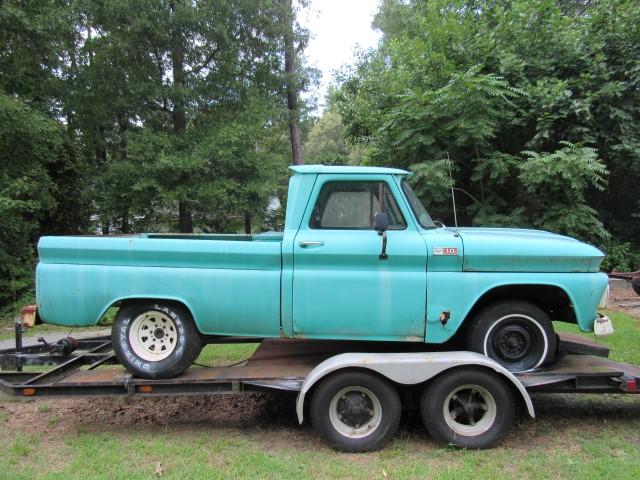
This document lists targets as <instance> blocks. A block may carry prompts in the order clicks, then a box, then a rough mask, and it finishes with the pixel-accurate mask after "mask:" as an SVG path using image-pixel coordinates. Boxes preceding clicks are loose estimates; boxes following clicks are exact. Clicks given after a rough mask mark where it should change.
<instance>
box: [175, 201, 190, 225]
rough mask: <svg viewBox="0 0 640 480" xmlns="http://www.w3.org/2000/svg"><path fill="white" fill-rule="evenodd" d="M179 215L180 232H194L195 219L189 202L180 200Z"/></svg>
mask: <svg viewBox="0 0 640 480" xmlns="http://www.w3.org/2000/svg"><path fill="white" fill-rule="evenodd" d="M178 216H179V223H180V233H193V219H192V218H191V212H190V211H189V207H188V205H187V202H183V201H180V202H178Z"/></svg>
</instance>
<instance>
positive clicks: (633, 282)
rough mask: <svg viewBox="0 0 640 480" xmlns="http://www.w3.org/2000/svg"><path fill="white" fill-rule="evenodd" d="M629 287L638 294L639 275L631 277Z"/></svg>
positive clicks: (639, 287)
mask: <svg viewBox="0 0 640 480" xmlns="http://www.w3.org/2000/svg"><path fill="white" fill-rule="evenodd" d="M631 288H633V291H634V292H636V295H640V277H633V278H632V279H631Z"/></svg>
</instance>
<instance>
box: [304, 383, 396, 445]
mask: <svg viewBox="0 0 640 480" xmlns="http://www.w3.org/2000/svg"><path fill="white" fill-rule="evenodd" d="M310 413H311V422H312V423H313V426H314V428H315V429H316V431H317V432H318V433H319V434H320V436H321V437H323V438H324V439H325V440H326V441H327V442H328V443H329V444H330V445H331V446H332V447H333V448H336V449H338V450H343V451H347V452H368V451H371V450H376V449H378V448H381V447H382V446H384V444H385V443H387V442H388V441H389V440H390V439H391V438H392V437H393V436H394V435H395V433H396V431H397V430H398V425H399V424H400V414H401V404H400V397H399V396H398V392H397V391H396V389H395V388H394V387H393V386H392V385H391V384H390V383H389V382H388V381H386V380H384V379H382V378H379V377H377V376H376V375H374V374H370V373H366V372H354V371H348V372H339V373H334V374H333V375H331V376H329V377H327V378H325V379H324V380H322V382H321V383H320V384H319V385H318V387H317V388H316V390H315V392H314V393H313V396H312V398H311V410H310Z"/></svg>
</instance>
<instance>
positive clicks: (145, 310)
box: [111, 302, 203, 379]
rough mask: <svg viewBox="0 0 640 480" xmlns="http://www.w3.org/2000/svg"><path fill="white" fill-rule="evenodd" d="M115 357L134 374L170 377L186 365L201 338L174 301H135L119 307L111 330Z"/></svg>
mask: <svg viewBox="0 0 640 480" xmlns="http://www.w3.org/2000/svg"><path fill="white" fill-rule="evenodd" d="M111 339H112V342H113V351H114V352H115V354H116V357H118V360H119V361H120V362H121V363H122V364H123V365H124V366H125V367H126V368H127V370H129V371H130V372H131V373H133V374H134V375H135V376H137V377H141V378H151V379H153V378H171V377H175V376H176V375H180V374H181V373H182V372H184V371H185V370H186V369H187V368H189V367H190V366H191V365H192V364H193V362H194V361H195V360H196V358H197V357H198V355H199V354H200V351H201V350H202V345H203V342H202V338H201V337H200V334H199V333H198V331H197V329H196V327H195V324H194V323H193V319H192V318H191V315H190V314H189V312H188V311H187V310H186V309H185V308H183V307H181V306H179V305H176V304H170V303H160V302H135V303H129V304H126V305H124V306H123V307H122V308H120V311H119V312H118V315H117V317H116V320H115V323H114V325H113V329H112V332H111Z"/></svg>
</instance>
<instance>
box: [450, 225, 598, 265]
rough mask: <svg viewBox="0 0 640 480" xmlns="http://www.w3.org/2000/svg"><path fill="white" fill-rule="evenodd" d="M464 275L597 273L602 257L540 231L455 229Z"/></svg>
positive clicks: (581, 245)
mask: <svg viewBox="0 0 640 480" xmlns="http://www.w3.org/2000/svg"><path fill="white" fill-rule="evenodd" d="M457 231H458V232H459V233H460V235H461V236H462V241H463V243H464V267H463V269H464V270H465V271H467V272H546V273H554V272H597V271H598V268H599V266H600V262H601V261H602V258H603V257H604V255H603V253H602V252H601V251H600V250H598V249H597V248H595V247H592V246H591V245H587V244H586V243H582V242H579V241H578V240H576V239H574V238H570V237H564V236H562V235H556V234H554V233H549V232H544V231H541V230H525V229H515V228H459V229H457Z"/></svg>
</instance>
